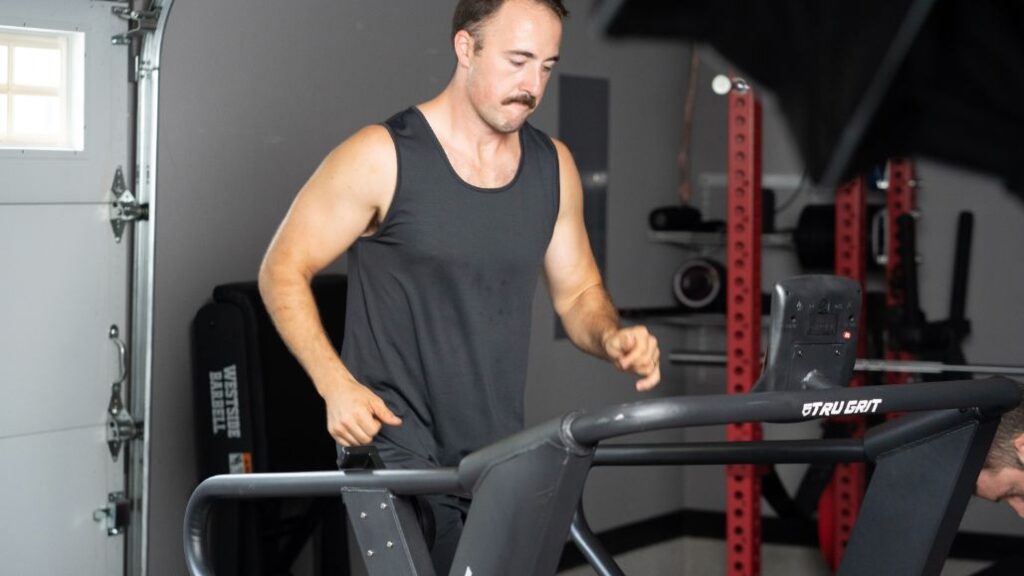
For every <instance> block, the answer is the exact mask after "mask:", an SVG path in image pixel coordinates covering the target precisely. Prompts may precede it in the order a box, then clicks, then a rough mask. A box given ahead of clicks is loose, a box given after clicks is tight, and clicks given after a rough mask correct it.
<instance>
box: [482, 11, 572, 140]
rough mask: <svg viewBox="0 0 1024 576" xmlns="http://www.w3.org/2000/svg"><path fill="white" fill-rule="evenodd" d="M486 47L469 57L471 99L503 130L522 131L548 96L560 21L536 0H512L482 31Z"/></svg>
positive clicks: (507, 131)
mask: <svg viewBox="0 0 1024 576" xmlns="http://www.w3.org/2000/svg"><path fill="white" fill-rule="evenodd" d="M478 36H479V40H480V43H481V44H482V45H483V48H482V49H480V50H478V51H474V52H473V53H472V54H471V55H470V57H469V60H468V71H467V72H468V76H467V78H468V80H467V82H468V90H469V100H470V102H471V103H472V105H473V107H474V108H475V109H476V111H477V113H478V114H479V115H480V118H481V119H483V120H484V122H486V123H487V124H488V125H489V126H490V127H491V128H493V129H494V130H496V131H498V132H502V133H506V134H507V133H511V132H515V131H516V130H518V129H519V127H520V126H522V125H523V122H525V121H526V118H527V117H528V116H529V115H530V114H531V113H533V111H534V110H535V109H536V107H537V106H538V105H539V104H540V101H541V98H542V97H543V95H544V88H545V87H546V86H547V83H548V79H549V78H550V77H551V69H552V67H553V66H554V65H555V63H556V62H557V61H558V50H559V45H560V43H561V41H562V23H561V21H560V20H559V18H558V16H557V15H556V14H555V13H554V12H552V11H551V9H550V8H548V7H546V6H544V5H542V4H539V3H537V2H533V1H532V0H509V1H508V2H505V4H504V5H502V7H501V8H500V9H499V10H498V12H497V13H495V14H494V15H493V16H492V17H491V18H490V19H489V20H488V21H487V22H486V23H485V24H484V26H483V29H482V31H481V32H480V33H479V34H478Z"/></svg>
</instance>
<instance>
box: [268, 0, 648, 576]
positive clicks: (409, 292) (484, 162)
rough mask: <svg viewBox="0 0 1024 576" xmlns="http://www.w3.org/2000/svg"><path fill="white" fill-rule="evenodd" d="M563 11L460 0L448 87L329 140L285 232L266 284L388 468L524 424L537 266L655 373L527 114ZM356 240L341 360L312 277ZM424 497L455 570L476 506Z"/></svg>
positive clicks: (310, 365)
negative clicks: (331, 144)
mask: <svg viewBox="0 0 1024 576" xmlns="http://www.w3.org/2000/svg"><path fill="white" fill-rule="evenodd" d="M566 15H567V12H566V10H565V8H564V7H563V6H562V2H561V0H460V2H459V3H458V6H457V7H456V9H455V16H454V19H453V37H452V45H453V48H454V50H455V56H456V68H455V72H454V74H453V76H452V79H451V82H450V83H449V85H448V86H447V87H446V88H445V90H444V91H443V92H442V93H441V94H439V95H438V96H437V97H435V98H434V99H432V100H430V101H428V102H425V103H422V104H419V105H418V106H416V107H412V108H409V109H407V110H405V111H403V112H400V113H399V114H396V115H395V116H393V117H392V118H391V119H389V120H388V121H387V122H385V123H384V125H373V126H368V127H366V128H364V129H362V130H360V131H359V132H357V133H356V134H355V135H353V136H352V137H350V138H349V139H348V140H346V141H345V142H344V143H342V144H341V145H340V146H338V148H336V149H335V150H333V151H332V152H331V153H330V154H329V155H328V156H327V158H326V159H325V160H324V161H323V163H322V164H321V166H320V167H319V168H318V169H317V171H316V172H315V173H314V174H313V176H312V177H311V178H310V180H309V181H308V182H307V183H306V185H305V186H304V187H303V189H302V190H301V191H300V192H299V194H298V196H297V197H296V199H295V201H294V203H293V205H292V207H291V209H290V211H289V213H288V215H287V216H286V218H285V220H284V222H283V223H282V224H281V227H280V229H279V230H278V232H277V234H276V236H275V237H274V240H273V242H272V243H271V246H270V248H269V250H268V252H267V255H266V258H265V259H264V262H263V265H262V267H261V270H260V291H261V293H262V295H263V298H264V301H265V302H266V305H267V308H268V310H269V311H270V314H271V316H272V318H273V320H274V323H275V324H276V326H277V328H278V330H279V332H280V333H281V336H282V338H283V339H284V341H285V342H286V343H287V345H288V347H289V348H290V349H291V351H292V353H293V354H294V355H295V356H296V357H297V358H298V360H299V362H300V363H301V364H302V366H303V367H304V368H305V370H306V371H307V372H308V373H309V375H310V377H311V379H312V380H313V382H314V383H315V385H316V388H317V391H318V392H319V393H320V395H321V396H322V397H323V398H324V402H325V404H326V408H327V426H328V430H329V432H330V434H331V436H333V437H334V439H335V440H336V441H337V442H338V444H340V445H341V446H355V445H365V444H369V443H371V442H372V443H373V444H374V445H375V446H377V448H378V450H379V451H380V453H381V457H382V458H383V460H384V462H385V463H386V464H387V465H388V466H391V467H401V468H423V467H434V466H454V465H456V464H458V462H459V460H461V458H462V457H463V456H465V455H466V454H468V453H469V452H471V451H473V450H475V449H477V448H479V447H481V446H484V445H487V444H489V443H491V442H494V441H496V440H498V439H500V438H502V437H504V436H507V435H509V434H512V433H514V432H516V431H518V430H520V429H521V428H522V426H523V389H524V384H525V374H526V360H527V350H528V340H529V333H530V316H531V308H532V299H533V294H534V291H535V287H536V282H537V280H538V276H539V273H540V271H541V270H542V269H543V271H544V276H545V279H546V282H547V286H548V288H549V291H550V293H551V298H552V301H553V303H554V307H555V310H556V311H557V313H558V315H559V317H560V318H561V321H562V323H563V325H564V326H565V329H566V332H567V333H568V335H569V338H570V339H571V340H572V342H573V343H574V344H575V345H576V346H577V347H579V348H580V349H582V350H583V351H585V352H587V353H589V354H592V355H594V356H597V357H600V358H604V359H606V360H608V361H610V362H611V363H612V364H614V365H615V366H616V367H617V368H619V369H620V370H624V371H628V372H631V373H634V374H636V375H638V376H639V377H640V378H639V381H638V382H637V383H636V388H637V390H640V391H643V390H649V389H651V388H653V387H654V386H656V385H657V384H658V382H659V380H660V378H661V373H660V368H659V349H658V344H657V341H656V340H655V338H654V337H653V336H652V335H650V334H649V333H648V331H647V330H646V329H645V328H644V327H642V326H635V327H631V328H621V327H620V326H619V323H618V317H617V314H616V311H615V307H614V306H613V305H612V302H611V300H610V299H609V297H608V294H607V293H606V291H605V289H604V287H603V285H602V282H601V277H600V273H599V271H598V269H597V267H596V265H595V263H594V258H593V255H592V253H591V250H590V245H589V241H588V239H587V233H586V229H585V228H584V225H583V216H582V214H583V207H582V186H581V183H580V178H579V173H578V172H577V169H576V166H575V164H574V162H573V160H572V156H571V155H570V153H569V151H568V150H567V149H566V147H565V145H564V144H562V143H561V142H559V141H557V140H554V139H552V138H550V137H548V136H546V135H545V134H543V133H542V132H540V131H538V130H537V129H535V128H533V127H532V126H531V125H530V124H528V123H527V122H526V120H527V118H528V117H529V115H530V114H531V113H532V112H533V110H534V109H535V108H536V107H537V105H538V104H539V103H540V101H541V98H542V97H543V95H544V89H545V86H546V85H547V82H548V79H549V78H550V75H551V70H552V68H553V67H554V65H555V63H556V62H557V61H558V57H559V45H560V41H561V33H562V19H563V18H564V17H565V16H566ZM346 252H347V253H348V255H349V295H348V307H347V310H348V312H347V316H346V327H345V336H344V342H343V347H342V351H341V357H340V358H339V357H338V355H337V353H336V352H335V351H334V349H333V348H332V347H331V344H330V342H329V341H328V339H327V337H326V335H325V334H324V331H323V328H322V326H321V324H320V322H319V318H318V316H317V312H316V308H315V305H314V302H313V298H312V295H311V293H310V290H309V281H310V279H311V278H312V277H313V275H314V274H316V273H317V272H318V271H319V270H322V269H323V268H324V267H325V266H327V265H328V264H330V263H331V262H332V261H334V260H335V259H336V258H338V257H339V256H340V255H341V254H343V253H346ZM428 502H429V504H430V508H431V510H432V512H433V515H434V517H435V521H436V534H437V536H436V540H435V545H434V548H433V551H432V554H433V557H434V562H435V567H436V569H437V573H438V574H447V573H448V565H449V564H450V562H451V559H452V556H453V555H454V552H455V545H456V544H457V542H458V537H459V534H460V533H461V529H462V522H463V520H464V519H465V513H466V510H467V503H466V502H464V501H462V500H459V499H457V498H454V497H447V496H446V497H438V498H432V499H429V500H428Z"/></svg>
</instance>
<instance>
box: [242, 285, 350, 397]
mask: <svg viewBox="0 0 1024 576" xmlns="http://www.w3.org/2000/svg"><path fill="white" fill-rule="evenodd" d="M259 288H260V295H261V296H262V298H263V302H264V304H265V305H266V307H267V312H269V314H270V318H271V319H272V320H273V322H274V326H275V327H276V328H277V331H278V333H279V334H280V335H281V339H282V340H283V341H284V343H285V345H286V346H288V349H289V350H290V351H291V353H292V355H293V356H295V358H296V359H297V360H298V361H299V364H301V365H302V367H303V369H305V371H306V373H307V374H309V376H310V378H311V379H312V380H313V383H314V385H316V387H317V391H318V392H319V393H320V395H321V396H323V395H324V393H325V390H323V389H322V387H323V386H329V385H330V383H331V382H334V381H336V380H337V378H338V376H339V375H342V376H346V375H347V376H349V377H351V375H350V374H349V372H348V370H347V369H346V368H345V366H344V364H343V363H342V362H341V359H340V358H339V357H338V353H337V351H336V350H335V349H334V346H333V345H331V342H330V340H329V339H328V338H327V333H326V332H325V331H324V327H323V323H322V322H321V320H320V314H319V312H318V310H317V307H316V301H315V300H314V299H313V292H312V290H311V289H310V286H309V279H308V278H305V277H304V276H302V275H301V274H299V273H295V272H287V271H282V270H275V269H274V268H273V267H269V266H264V267H263V268H262V269H261V270H260V275H259Z"/></svg>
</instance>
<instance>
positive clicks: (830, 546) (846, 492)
mask: <svg viewBox="0 0 1024 576" xmlns="http://www.w3.org/2000/svg"><path fill="white" fill-rule="evenodd" d="M835 230H836V232H835V246H836V252H835V260H836V274H837V275H838V276H845V277H847V278H851V279H853V280H856V281H857V282H858V283H859V284H860V287H861V294H866V293H867V292H866V290H865V283H866V281H867V186H866V184H865V181H864V178H863V177H859V178H855V179H854V180H851V181H850V182H847V183H846V184H843V185H842V186H840V187H839V189H838V190H836V227H835ZM865 316H866V311H865V306H864V301H863V299H862V301H861V311H860V319H859V320H858V324H859V327H860V329H859V330H858V331H857V334H858V336H857V357H858V358H864V357H865V352H866V351H867V339H866V338H867V334H866V332H867V324H866V322H865V321H864V319H865ZM849 385H850V386H863V385H864V376H863V375H862V374H856V375H854V377H853V379H852V380H851V381H850V384H849ZM833 422H834V423H836V424H840V425H842V426H844V427H845V428H846V431H847V433H848V435H849V436H850V437H851V438H859V437H862V436H863V435H864V431H865V429H866V427H867V423H866V422H865V420H864V418H863V417H858V416H841V417H837V418H834V419H833ZM864 482H865V477H864V465H863V464H861V463H848V464H838V465H836V467H835V472H834V473H833V475H832V480H831V482H830V483H829V484H828V486H827V487H826V488H825V491H824V492H823V493H822V495H821V499H820V500H819V503H818V541H819V543H820V547H821V551H822V554H823V555H824V557H825V562H826V563H827V564H828V565H829V567H831V568H832V570H833V571H834V570H836V568H837V567H838V566H839V563H840V562H841V561H842V558H843V551H844V550H845V549H846V543H847V542H848V541H849V539H850V534H851V532H852V531H853V525H854V523H855V522H856V521H857V513H858V512H859V511H860V505H861V501H862V500H863V497H864V487H865V486H864Z"/></svg>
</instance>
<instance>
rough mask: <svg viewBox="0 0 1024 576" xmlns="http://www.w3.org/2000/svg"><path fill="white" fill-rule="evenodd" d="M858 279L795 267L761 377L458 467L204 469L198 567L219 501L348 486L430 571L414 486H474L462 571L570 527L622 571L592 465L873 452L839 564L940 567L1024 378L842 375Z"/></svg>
mask: <svg viewBox="0 0 1024 576" xmlns="http://www.w3.org/2000/svg"><path fill="white" fill-rule="evenodd" d="M857 290H858V289H857V287H856V285H855V284H853V283H852V282H849V281H848V280H842V279H838V278H832V277H802V278H797V279H791V280H789V281H786V282H784V283H782V284H781V285H780V286H779V287H778V288H777V289H776V293H775V297H776V302H775V303H774V304H773V311H774V314H773V318H772V324H771V326H772V337H771V338H770V345H769V346H770V349H769V356H768V362H767V363H766V368H765V374H764V375H763V377H762V381H763V384H762V385H761V389H764V390H767V391H764V392H752V393H750V394H743V395H708V396H691V397H673V398H662V399H653V400H646V401H641V402H634V403H630V404H622V405H617V406H609V407H606V408H603V409H600V410H596V411H593V412H589V413H584V412H572V413H569V414H566V415H565V416H563V417H562V418H559V419H555V420H551V421H549V422H546V423H544V424H541V425H539V426H535V427H532V428H530V429H527V430H525V431H523V432H521V433H519V434H516V435H513V436H511V437H509V438H506V439H504V440H502V441H500V442H498V443H496V444H493V445H491V446H488V447H486V448H483V449H481V450H479V451H477V452H474V453H473V454H471V455H469V456H467V457H466V458H464V459H463V460H462V462H461V463H460V464H459V466H458V467H455V468H440V469H433V470H366V469H362V470H343V471H339V472H315V473H290V474H253V475H245V476H216V477H213V478H210V479H207V480H206V481H204V482H203V483H202V484H200V486H199V487H198V488H196V490H195V492H194V493H193V495H192V498H191V499H190V501H189V504H188V508H187V510H186V514H185V524H184V532H183V537H184V548H185V556H186V561H187V565H188V568H189V571H190V573H191V574H192V575H193V576H206V575H212V574H213V572H212V571H211V565H212V558H211V556H210V553H211V550H212V549H211V547H210V546H209V543H208V541H207V523H208V521H209V519H210V516H211V512H212V510H213V505H214V503H215V502H217V501H219V500H224V499H262V498H270V497H298V496H303V497H309V496H339V495H340V496H341V497H342V499H343V500H344V501H345V504H346V507H347V509H348V515H349V518H350V521H351V525H352V527H353V529H354V531H355V533H356V536H357V539H358V541H359V545H360V554H361V556H362V558H363V559H364V561H365V563H366V566H367V569H368V572H369V574H370V575H371V576H377V575H388V576H402V575H408V576H413V575H416V576H423V575H432V574H434V571H433V568H432V564H431V562H430V558H429V554H428V551H427V545H426V540H425V539H424V537H423V534H422V532H421V530H420V527H419V524H418V521H417V519H416V515H415V511H414V509H413V507H412V505H411V504H410V502H409V500H408V498H409V497H411V496H416V495H422V494H437V493H450V494H458V495H461V496H468V497H471V498H472V504H471V506H470V509H469V514H468V517H467V520H466V526H465V530H464V532H463V536H462V539H461V540H460V542H459V545H458V549H457V551H456V554H455V561H454V564H453V568H452V570H451V572H450V574H452V575H455V576H471V575H472V574H477V575H488V576H498V575H510V576H511V575H515V576H519V575H523V574H531V575H537V576H543V575H550V574H554V573H555V570H556V568H557V566H558V561H559V557H560V556H561V553H562V549H563V547H564V544H565V542H566V540H567V538H569V537H571V538H572V539H573V541H574V542H575V543H576V544H577V546H578V547H579V549H580V550H581V551H582V552H583V554H584V556H585V557H586V558H587V560H588V561H589V562H590V563H591V565H592V566H594V567H595V569H596V570H597V572H598V573H599V574H602V575H611V574H621V573H622V572H621V570H620V569H619V568H618V566H616V565H615V563H614V560H613V559H612V558H611V556H610V555H609V554H608V553H607V552H606V551H605V550H604V548H603V547H602V546H601V544H600V542H598V541H597V539H596V538H595V537H594V536H593V534H592V532H591V531H590V529H589V527H588V526H587V524H586V520H585V517H584V515H583V513H582V510H580V509H579V505H580V497H581V495H582V492H583V487H584V484H585V482H586V478H587V474H588V472H589V470H590V468H591V467H592V466H638V465H653V464H658V465H686V464H733V463H789V462H810V463H815V462H850V461H865V462H872V463H873V464H874V465H875V471H874V474H873V476H872V478H871V481H870V482H869V484H868V488H867V493H866V495H865V498H864V501H863V506H862V508H861V512H860V515H859V518H858V522H857V524H856V526H855V528H854V531H853V534H852V536H851V538H850V541H849V545H848V548H847V552H846V555H845V556H844V560H843V564H842V565H841V566H840V569H839V572H838V573H839V574H840V575H841V576H847V575H850V574H869V573H870V574H879V575H893V576H896V575H899V576H906V575H909V574H927V575H931V574H938V573H939V571H940V570H941V567H942V565H943V562H944V560H945V558H946V554H947V552H948V551H949V547H950V544H951V542H952V539H953V536H954V535H955V533H956V531H957V527H958V525H959V523H960V518H961V516H962V515H963V512H964V509H965V507H966V504H967V500H968V498H969V497H970V495H971V493H972V492H973V488H974V483H975V479H976V478H977V474H978V472H979V470H980V468H981V465H982V463H983V461H984V459H985V455H986V454H987V450H988V447H989V444H990V443H991V441H992V437H993V435H994V433H995V428H996V426H997V424H998V420H999V417H1000V416H1001V414H1002V413H1003V412H1005V411H1006V410H1008V409H1009V408H1011V407H1012V406H1016V405H1017V404H1018V403H1019V402H1020V391H1019V388H1018V386H1017V385H1016V384H1015V383H1014V382H1012V381H1010V380H1007V379H1004V378H992V379H988V380H976V381H955V382H936V383H927V384H908V385H901V386H886V387H860V388H842V387H839V386H840V385H844V384H845V383H846V381H847V380H848V379H849V373H850V370H852V362H853V358H854V348H853V346H852V345H851V344H848V342H855V341H856V325H855V324H854V323H851V321H850V317H851V316H852V317H854V318H856V310H855V309H853V308H850V306H856V305H859V295H858V293H857ZM772 347H774V348H772ZM801 350H802V351H803V352H804V354H799V353H798V352H799V351H801ZM808 351H809V352H810V354H807V352H808ZM805 359H806V361H805ZM883 413H906V414H904V415H902V416H901V417H899V418H896V419H893V420H891V421H889V422H887V423H885V424H882V425H880V426H877V427H875V428H872V429H871V430H869V431H868V432H867V434H866V435H865V436H864V438H862V439H841V440H839V439H825V440H821V439H817V440H788V441H760V442H745V443H718V442H715V443H689V444H660V445H649V444H648V445H621V444H616V445H615V446H613V447H604V446H602V445H601V443H602V442H603V441H605V440H608V439H611V438H617V437H622V436H627V435H630V434H635V433H639V432H646V431H651V430H661V429H667V428H681V427H689V426H707V425H718V424H726V423H733V422H778V423H789V422H801V421H805V420H811V419H819V418H823V417H827V416H831V415H839V414H883Z"/></svg>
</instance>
